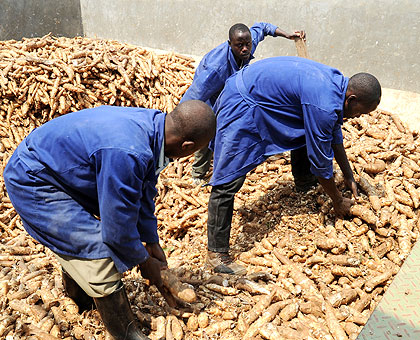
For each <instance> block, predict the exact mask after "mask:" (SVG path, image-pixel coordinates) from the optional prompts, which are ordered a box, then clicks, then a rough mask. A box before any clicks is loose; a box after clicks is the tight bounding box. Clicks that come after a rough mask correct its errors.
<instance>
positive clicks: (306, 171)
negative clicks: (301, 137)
mask: <svg viewBox="0 0 420 340" xmlns="http://www.w3.org/2000/svg"><path fill="white" fill-rule="evenodd" d="M290 161H291V164H292V174H293V178H294V181H295V185H296V189H298V190H301V191H307V190H309V188H310V187H311V186H313V185H315V184H316V183H317V179H316V177H315V176H314V175H313V174H312V173H311V170H310V169H311V163H310V162H309V158H308V152H307V150H306V145H305V146H303V147H301V148H299V149H296V150H292V151H291V152H290Z"/></svg>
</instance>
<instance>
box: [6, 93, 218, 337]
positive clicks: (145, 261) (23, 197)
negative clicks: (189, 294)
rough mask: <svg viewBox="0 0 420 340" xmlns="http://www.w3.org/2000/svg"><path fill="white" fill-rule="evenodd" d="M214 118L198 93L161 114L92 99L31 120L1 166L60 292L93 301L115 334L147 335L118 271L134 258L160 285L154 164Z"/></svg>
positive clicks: (196, 137)
mask: <svg viewBox="0 0 420 340" xmlns="http://www.w3.org/2000/svg"><path fill="white" fill-rule="evenodd" d="M215 124H216V119H215V116H214V113H213V111H212V109H211V108H210V107H209V106H208V105H207V104H205V103H204V102H202V101H198V100H193V101H188V102H186V103H183V104H180V105H178V106H177V107H176V108H175V110H174V111H172V112H171V113H170V114H165V113H162V112H160V111H158V110H151V109H143V108H134V107H130V108H127V107H112V106H100V107H97V108H93V109H86V110H82V111H79V112H74V113H69V114H67V115H64V116H61V117H58V118H56V119H53V120H51V121H49V122H47V123H46V124H44V125H42V126H40V127H39V128H37V129H35V130H34V131H32V133H30V134H29V136H27V137H26V138H25V139H24V140H23V142H22V143H21V144H19V146H18V147H17V149H16V151H15V152H14V153H13V155H12V157H11V158H10V160H9V162H8V164H7V166H6V169H5V171H4V180H5V183H6V189H7V191H8V193H9V196H10V199H11V201H12V203H13V206H14V207H15V208H16V210H17V212H18V213H19V215H20V217H21V218H22V221H23V224H24V227H25V229H26V231H27V232H28V233H29V234H30V235H31V236H32V237H33V238H35V239H36V240H37V241H39V242H40V243H42V244H43V245H45V246H46V247H48V248H50V249H51V250H52V251H53V252H54V253H55V255H56V256H57V259H58V261H59V262H60V264H61V265H62V268H63V281H64V286H65V288H66V291H67V293H68V294H69V296H70V297H71V298H73V299H74V300H75V302H76V303H77V304H78V305H79V307H80V308H81V309H82V310H83V309H86V308H88V307H89V306H90V305H91V304H92V302H93V301H94V302H95V304H96V307H97V309H98V311H99V313H100V315H101V317H102V320H103V322H104V325H105V327H106V328H107V330H108V331H109V333H110V334H111V335H112V336H113V337H114V338H115V339H125V340H138V339H148V338H147V337H146V336H145V335H144V334H143V333H142V332H141V328H140V327H139V325H138V323H137V319H136V318H135V316H134V314H133V313H132V311H131V308H130V305H129V302H128V299H127V295H126V293H125V290H124V286H123V283H122V281H121V278H122V273H123V272H125V271H126V270H129V269H130V268H132V267H134V266H136V265H139V266H140V270H141V274H142V276H143V277H144V278H146V279H148V280H149V281H150V284H154V285H156V286H157V288H158V289H159V290H161V291H163V284H162V279H161V274H160V270H161V268H164V267H166V266H167V262H166V257H165V254H164V252H163V250H162V248H161V247H160V245H159V237H158V233H157V220H156V217H155V215H154V210H155V207H154V201H153V198H154V196H155V195H156V187H155V186H156V182H157V178H158V175H159V172H160V171H161V170H162V169H163V168H164V167H165V166H166V165H167V163H168V161H169V159H168V158H178V157H185V156H187V155H190V154H192V153H193V152H195V151H197V150H199V149H200V148H202V147H203V146H205V145H207V144H208V142H209V141H210V139H211V138H213V137H214V133H215ZM97 217H99V218H97ZM143 242H144V243H145V245H143ZM92 298H93V299H92Z"/></svg>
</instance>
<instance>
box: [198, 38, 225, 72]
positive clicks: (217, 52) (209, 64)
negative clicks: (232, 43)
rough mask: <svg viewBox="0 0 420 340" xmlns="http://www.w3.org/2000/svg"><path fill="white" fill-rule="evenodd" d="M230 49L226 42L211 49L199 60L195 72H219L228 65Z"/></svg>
mask: <svg viewBox="0 0 420 340" xmlns="http://www.w3.org/2000/svg"><path fill="white" fill-rule="evenodd" d="M229 51H230V47H229V44H228V42H227V41H225V42H224V43H222V44H220V45H219V46H217V47H215V48H214V49H212V50H211V51H210V52H208V53H207V54H205V55H204V57H203V58H202V59H201V61H200V64H199V65H198V67H197V70H200V71H202V70H207V71H210V72H211V71H214V72H220V71H223V70H224V69H226V68H227V67H228V65H229Z"/></svg>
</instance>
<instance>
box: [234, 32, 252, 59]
mask: <svg viewBox="0 0 420 340" xmlns="http://www.w3.org/2000/svg"><path fill="white" fill-rule="evenodd" d="M229 45H230V47H231V48H232V52H233V55H234V56H235V57H236V59H237V60H242V61H248V60H249V58H250V57H251V50H252V39H251V34H250V33H249V32H241V31H236V32H235V34H234V36H233V37H232V39H231V40H230V41H229Z"/></svg>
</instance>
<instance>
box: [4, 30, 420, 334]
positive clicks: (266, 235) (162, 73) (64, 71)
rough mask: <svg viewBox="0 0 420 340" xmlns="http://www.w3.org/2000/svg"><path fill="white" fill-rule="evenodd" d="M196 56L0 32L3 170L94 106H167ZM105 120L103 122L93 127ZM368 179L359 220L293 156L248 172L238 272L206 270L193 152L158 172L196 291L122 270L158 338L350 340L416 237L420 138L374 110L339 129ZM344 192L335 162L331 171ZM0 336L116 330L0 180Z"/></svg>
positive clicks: (240, 205)
mask: <svg viewBox="0 0 420 340" xmlns="http://www.w3.org/2000/svg"><path fill="white" fill-rule="evenodd" d="M193 62H194V60H192V59H191V58H189V57H185V56H181V55H178V54H175V53H170V54H159V55H157V54H155V53H153V52H151V51H148V50H145V49H142V48H139V47H135V46H130V45H124V44H120V43H118V42H115V41H104V40H96V39H87V38H74V39H68V38H55V37H52V36H46V37H43V38H35V39H24V40H22V41H5V42H0V91H1V96H2V101H1V103H0V115H1V120H0V135H1V143H0V152H1V155H2V163H1V167H2V169H4V166H5V165H6V163H7V160H8V158H9V157H10V155H11V154H12V152H13V150H14V149H15V148H16V146H17V145H18V144H19V143H20V142H21V141H22V139H23V138H24V137H25V136H26V135H27V134H28V133H29V132H30V131H31V130H32V129H33V128H35V127H37V126H39V125H41V124H43V123H45V122H46V121H48V120H50V119H52V118H54V117H56V116H59V115H62V114H66V113H68V112H71V111H77V110H80V109H83V108H87V107H93V106H97V105H103V104H109V105H122V106H143V107H146V108H155V109H160V110H162V111H164V112H170V111H171V110H172V109H173V107H174V106H176V104H177V103H178V102H179V99H180V98H181V96H182V94H183V93H184V92H185V90H186V89H187V88H188V86H189V85H190V84H191V81H192V77H193V72H194V68H193ZM98 128H100V127H98ZM343 135H344V145H345V147H346V151H347V155H348V158H349V160H350V162H351V165H352V167H353V169H354V173H355V177H356V180H357V182H358V183H359V185H360V197H359V198H358V199H357V202H356V204H355V206H354V207H353V209H352V214H353V216H351V217H348V218H346V219H339V218H336V217H335V215H334V213H333V211H332V205H331V201H330V200H329V198H328V197H327V196H326V194H324V193H323V190H322V189H321V187H320V186H318V187H317V188H314V189H313V190H311V191H309V192H308V193H304V194H302V193H297V192H295V190H294V185H293V179H292V175H291V166H290V159H289V155H288V153H286V154H283V155H279V156H275V157H271V158H270V159H269V160H267V162H265V163H263V164H261V165H259V166H258V167H257V168H256V169H255V170H253V171H252V172H251V173H249V174H248V176H247V179H246V181H245V184H244V186H243V188H242V189H241V190H240V192H239V193H238V194H237V195H236V198H235V206H234V208H235V209H234V218H233V226H232V227H233V228H232V237H231V242H232V246H231V249H232V254H233V255H234V256H235V257H236V258H237V259H238V261H239V262H241V263H242V264H243V265H245V266H246V267H247V274H246V275H245V276H242V277H234V276H222V275H214V274H213V273H211V272H209V271H208V270H206V268H205V265H204V263H205V256H206V252H207V250H206V242H207V235H206V222H207V202H208V198H209V193H210V187H208V186H207V187H194V186H193V185H192V183H191V164H192V157H188V158H185V159H181V160H177V161H175V162H173V163H171V164H170V165H169V166H168V167H167V168H166V169H165V170H164V171H163V172H162V173H161V175H160V178H159V182H158V195H157V197H156V215H157V218H158V226H159V234H160V237H161V245H162V247H163V248H164V250H165V251H166V254H167V257H168V263H169V267H170V268H171V270H172V272H173V273H175V274H176V275H177V276H178V278H179V280H181V281H183V282H184V283H186V284H188V285H190V286H188V287H189V289H194V291H195V295H196V299H195V301H193V302H185V301H184V302H182V301H180V303H179V308H176V309H174V308H171V307H169V306H168V304H167V303H166V302H165V300H164V299H163V298H162V296H161V295H160V294H159V292H158V291H157V290H156V289H155V287H149V286H147V284H146V282H145V281H144V280H143V279H142V278H141V275H140V272H139V270H138V268H134V269H132V270H131V271H129V272H127V273H125V276H124V282H125V285H126V290H127V293H128V296H129V300H130V302H131V306H132V309H133V311H134V313H135V314H136V315H137V317H138V318H139V320H140V321H141V322H142V324H143V325H144V331H145V333H146V334H148V335H149V336H150V338H152V339H168V340H169V339H177V340H180V339H197V340H198V339H225V340H227V339H232V340H233V339H276V340H277V339H295V340H302V339H334V340H345V339H355V338H356V337H357V335H358V334H359V332H360V331H361V329H362V327H363V325H364V324H365V323H366V322H367V319H368V318H369V315H370V314H371V313H372V311H373V309H374V308H375V306H376V305H377V304H378V302H379V300H380V299H381V297H382V296H383V294H384V292H385V291H386V289H387V287H388V286H389V285H390V283H391V282H392V279H393V278H394V276H395V275H396V273H397V272H398V270H399V268H400V267H401V265H402V263H403V262H404V260H405V259H406V257H407V256H408V254H409V252H410V250H411V248H412V246H413V244H414V243H415V241H416V240H417V238H418V235H419V225H420V219H419V217H418V213H419V212H418V208H419V205H420V171H419V170H420V153H419V151H418V150H419V142H420V141H419V136H418V135H417V134H416V133H413V132H410V130H409V129H408V128H407V126H406V125H405V124H404V123H403V122H401V120H400V119H399V117H398V116H397V115H394V114H392V113H389V112H385V111H381V110H377V111H375V112H372V113H371V114H370V115H365V116H363V117H361V118H357V119H352V120H349V121H347V122H345V124H344V126H343ZM335 177H336V182H337V183H338V186H339V188H340V190H342V191H343V192H345V195H349V192H347V191H346V190H345V188H344V183H343V178H342V174H341V172H340V170H339V169H338V168H337V169H336V172H335ZM0 190H1V192H0V195H1V196H0V197H1V201H0V233H1V238H0V240H1V241H0V249H1V255H0V338H6V339H85V340H88V339H89V340H91V339H97V340H99V339H108V338H109V336H107V335H106V332H105V329H104V327H103V325H102V323H101V320H100V317H99V314H98V312H97V311H96V310H91V311H87V312H83V314H79V313H78V310H77V306H76V305H75V304H74V303H73V302H72V300H71V299H69V298H67V297H66V296H65V294H64V289H63V285H62V282H61V276H60V268H59V265H58V263H57V262H56V261H55V259H54V257H53V256H52V253H51V252H50V251H49V250H48V249H46V248H45V247H44V246H42V245H41V244H38V243H37V242H36V241H34V240H33V239H32V238H30V237H29V236H28V235H27V234H26V232H25V231H24V229H23V226H22V223H21V221H20V219H19V217H18V215H17V214H16V212H15V210H14V209H13V206H12V205H11V203H10V200H9V198H8V196H7V192H6V190H5V187H4V183H3V181H2V179H1V185H0Z"/></svg>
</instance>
